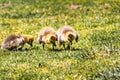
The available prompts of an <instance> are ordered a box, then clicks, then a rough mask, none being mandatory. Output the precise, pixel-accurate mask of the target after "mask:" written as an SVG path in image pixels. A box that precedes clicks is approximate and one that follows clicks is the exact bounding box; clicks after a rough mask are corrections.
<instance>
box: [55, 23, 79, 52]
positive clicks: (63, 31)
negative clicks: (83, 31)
mask: <svg viewBox="0 0 120 80" xmlns="http://www.w3.org/2000/svg"><path fill="white" fill-rule="evenodd" d="M57 35H58V43H59V45H60V46H61V45H63V47H64V49H65V50H70V46H71V45H72V42H73V40H75V41H76V42H78V33H77V32H76V31H75V30H74V29H73V27H71V26H69V25H65V26H62V27H60V28H59V29H58V31H57ZM65 43H68V45H67V47H65Z"/></svg>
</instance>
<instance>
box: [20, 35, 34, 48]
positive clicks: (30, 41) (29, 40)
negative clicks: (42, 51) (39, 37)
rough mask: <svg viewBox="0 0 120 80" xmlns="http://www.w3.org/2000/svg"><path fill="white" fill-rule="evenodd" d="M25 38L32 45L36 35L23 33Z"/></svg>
mask: <svg viewBox="0 0 120 80" xmlns="http://www.w3.org/2000/svg"><path fill="white" fill-rule="evenodd" d="M22 37H23V38H24V40H25V42H26V43H28V44H29V45H30V46H32V44H33V41H34V37H33V36H32V35H22Z"/></svg>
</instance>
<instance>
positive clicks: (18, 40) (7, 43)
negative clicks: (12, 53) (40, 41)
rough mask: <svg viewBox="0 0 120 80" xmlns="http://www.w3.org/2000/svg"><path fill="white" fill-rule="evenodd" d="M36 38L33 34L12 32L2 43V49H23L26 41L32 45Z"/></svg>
mask: <svg viewBox="0 0 120 80" xmlns="http://www.w3.org/2000/svg"><path fill="white" fill-rule="evenodd" d="M33 40H34V38H33V37H32V36H31V35H19V34H11V35H9V36H8V37H7V38H6V39H5V40H4V42H3V43H2V46H1V49H8V50H17V49H18V50H21V49H22V48H23V47H24V45H25V43H28V44H29V45H30V46H32V43H33Z"/></svg>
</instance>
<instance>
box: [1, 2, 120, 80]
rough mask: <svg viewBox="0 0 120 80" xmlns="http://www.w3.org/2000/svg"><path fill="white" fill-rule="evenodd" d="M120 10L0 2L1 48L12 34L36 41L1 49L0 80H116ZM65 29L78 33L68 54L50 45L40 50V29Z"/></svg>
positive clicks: (111, 5)
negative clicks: (9, 49) (69, 27)
mask: <svg viewBox="0 0 120 80" xmlns="http://www.w3.org/2000/svg"><path fill="white" fill-rule="evenodd" d="M72 4H74V5H78V6H79V7H78V8H76V9H75V8H70V5H72ZM119 6H120V1H119V0H106V1H104V0H100V1H98V0H90V1H89V0H70V1H68V0H64V1H62V0H45V1H44V0H23V1H20V0H0V7H1V8H0V43H2V41H3V40H4V39H5V37H6V36H8V35H9V34H12V33H21V34H31V35H33V36H34V37H35V41H34V46H33V47H32V48H29V46H28V45H26V46H25V47H24V49H23V50H22V51H8V50H1V49H0V79H1V80H46V79H48V80H49V79H50V80H119V78H120V58H119V57H120V7H119ZM66 24H68V25H71V26H73V27H74V28H75V30H76V31H77V32H78V34H79V42H78V43H75V42H74V44H73V45H72V49H71V50H69V51H65V50H63V48H62V47H60V46H57V47H56V48H55V50H54V51H52V50H51V46H50V45H45V46H46V47H45V50H42V46H41V45H39V44H37V40H36V38H37V33H38V31H39V29H40V28H42V27H45V26H52V27H53V28H55V29H56V30H57V29H58V28H59V27H60V26H63V25H66ZM0 45H1V44H0ZM26 48H28V49H26Z"/></svg>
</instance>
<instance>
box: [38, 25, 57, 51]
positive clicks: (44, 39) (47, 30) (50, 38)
mask: <svg viewBox="0 0 120 80" xmlns="http://www.w3.org/2000/svg"><path fill="white" fill-rule="evenodd" d="M56 41H57V33H56V31H55V30H54V29H53V28H52V27H44V28H42V29H41V30H40V31H39V33H38V43H39V44H42V48H43V49H44V45H45V44H46V43H47V44H52V49H53V50H54V47H55V46H56V43H55V42H56Z"/></svg>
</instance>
